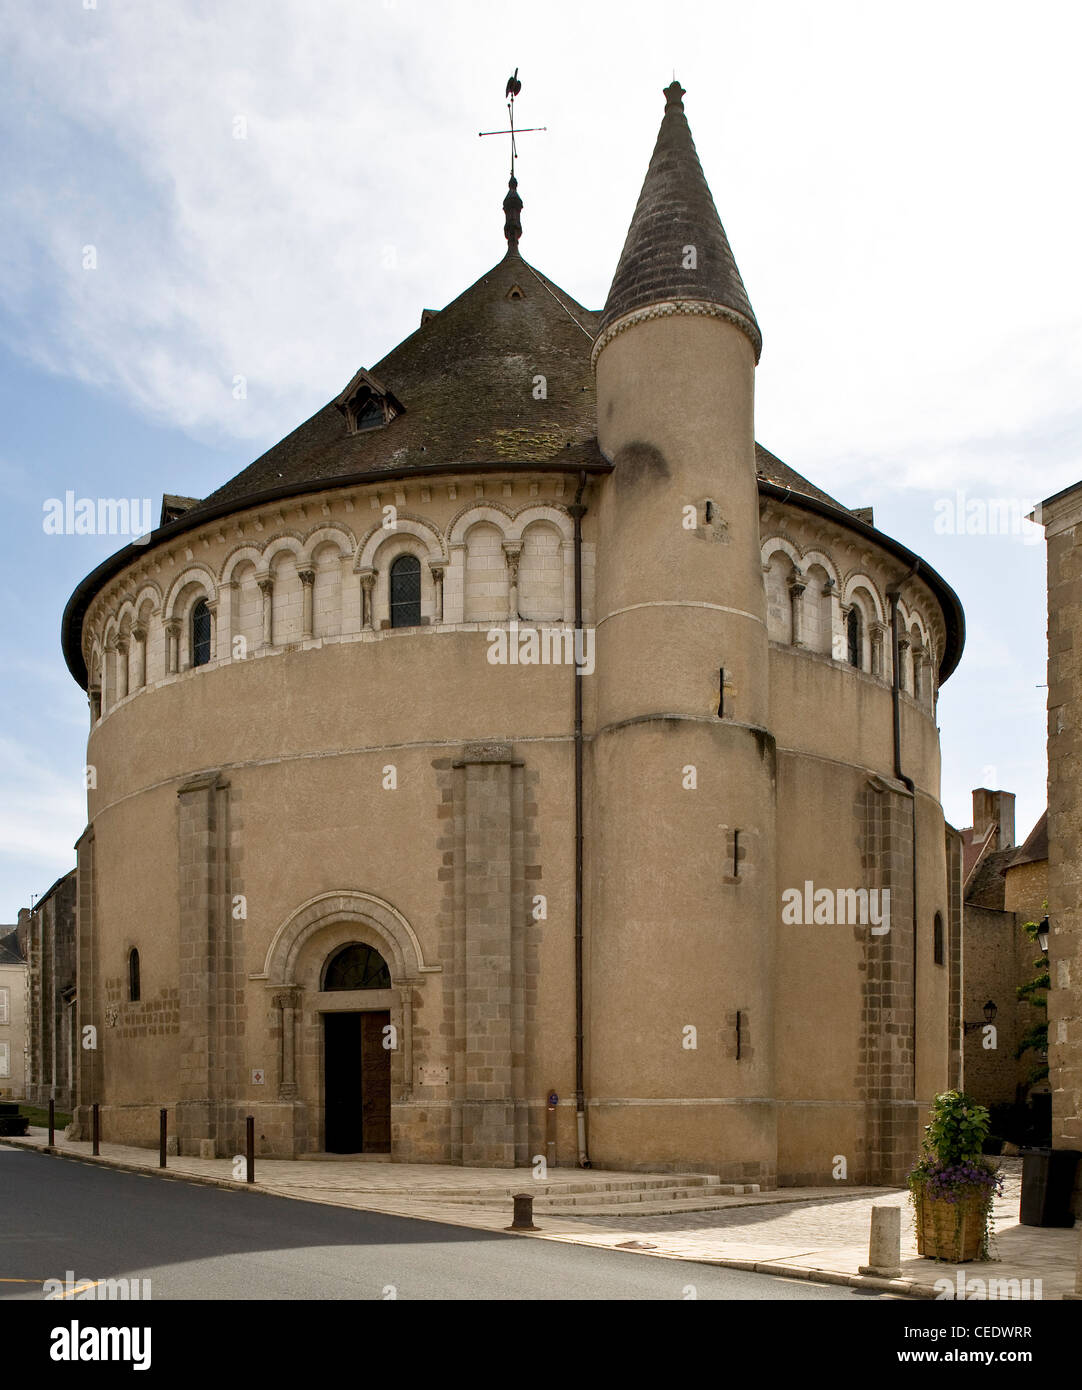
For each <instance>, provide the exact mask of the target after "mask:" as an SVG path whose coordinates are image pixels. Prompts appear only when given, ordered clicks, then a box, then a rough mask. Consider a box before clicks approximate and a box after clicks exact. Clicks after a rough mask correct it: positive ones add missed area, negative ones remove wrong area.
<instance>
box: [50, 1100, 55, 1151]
mask: <svg viewBox="0 0 1082 1390" xmlns="http://www.w3.org/2000/svg"><path fill="white" fill-rule="evenodd" d="M55 1144H56V1101H55V1100H53V1099H52V1098H51V1097H50V1099H49V1148H50V1149H51V1148H53V1147H54V1146H55Z"/></svg>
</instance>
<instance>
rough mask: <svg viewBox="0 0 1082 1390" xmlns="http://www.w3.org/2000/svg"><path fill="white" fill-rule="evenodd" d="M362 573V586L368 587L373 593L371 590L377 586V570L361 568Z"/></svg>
mask: <svg viewBox="0 0 1082 1390" xmlns="http://www.w3.org/2000/svg"><path fill="white" fill-rule="evenodd" d="M360 575H361V588H362V589H367V590H368V591H369V593H371V591H372V589H373V588H374V587H375V583H376V571H375V570H361V571H360Z"/></svg>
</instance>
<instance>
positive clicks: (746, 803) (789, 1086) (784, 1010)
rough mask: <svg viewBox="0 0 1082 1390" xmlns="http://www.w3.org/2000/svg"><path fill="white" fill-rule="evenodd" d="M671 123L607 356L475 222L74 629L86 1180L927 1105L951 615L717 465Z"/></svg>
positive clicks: (764, 470) (657, 1143)
mask: <svg viewBox="0 0 1082 1390" xmlns="http://www.w3.org/2000/svg"><path fill="white" fill-rule="evenodd" d="M683 96H684V92H683V90H682V89H681V88H680V87H679V85H678V84H677V83H675V82H674V83H673V85H672V86H671V87H669V88H668V89H667V90H666V92H665V109H664V116H663V119H662V122H661V129H660V133H659V136H658V140H657V144H656V147H655V149H654V152H653V155H652V157H651V159H650V162H649V167H648V169H647V173H646V179H645V182H644V184H643V188H642V193H641V196H640V198H639V201H638V205H637V206H636V208H635V210H634V215H633V217H632V220H631V225H630V230H629V232H628V235H627V240H626V243H625V245H624V249H623V252H622V254H621V256H620V258H619V261H618V264H617V267H616V273H615V277H614V279H613V282H612V288H611V290H610V292H609V295H608V299H607V301H606V303H605V305H604V307H603V308H602V309H600V310H591V309H587V308H585V307H584V306H583V305H581V304H579V303H578V302H577V301H576V300H575V299H573V298H572V296H571V295H570V294H568V293H567V291H565V290H563V289H561V288H560V287H559V286H558V285H555V284H553V283H552V282H551V281H550V280H548V279H546V278H545V276H544V275H543V274H542V273H541V272H540V271H539V270H536V269H535V268H534V267H533V266H532V265H530V264H528V263H527V262H526V261H525V260H523V258H522V256H521V254H520V249H519V241H520V237H521V234H522V229H521V216H520V214H521V209H522V202H521V200H520V198H519V195H518V191H517V186H516V182H515V180H514V178H512V181H511V185H510V187H509V190H508V195H507V198H506V200H505V203H504V210H505V228H504V233H505V236H506V240H507V248H506V254H504V255H503V257H502V259H500V260H499V261H498V262H497V263H496V264H495V265H494V266H493V267H492V268H491V269H490V270H488V271H486V272H485V274H483V275H482V276H481V277H480V279H478V280H477V281H476V283H474V284H473V285H471V286H470V287H469V288H468V289H466V290H464V291H463V293H462V294H461V295H460V296H459V297H458V298H457V299H455V300H454V301H453V302H452V303H451V304H449V305H447V307H446V308H444V309H442V310H439V311H431V310H425V311H424V312H423V313H421V314H420V316H419V317H420V322H419V324H418V327H417V329H416V331H415V332H414V333H412V334H411V335H410V336H409V337H408V338H406V339H405V341H403V342H402V343H400V344H399V345H398V346H397V347H395V348H394V349H393V350H392V351H390V352H389V353H388V354H387V355H386V356H385V357H384V358H383V359H382V360H381V361H379V362H376V363H374V364H373V365H371V366H370V367H364V368H362V369H359V370H358V371H357V372H356V373H355V375H354V376H353V378H352V380H350V381H349V382H348V384H346V385H345V386H344V389H340V390H338V389H337V388H338V387H340V386H341V383H329V384H328V391H329V392H330V390H332V389H334V390H336V391H337V394H335V395H334V396H333V398H332V399H330V400H328V402H327V404H326V405H325V406H324V407H323V408H322V409H321V410H319V411H318V412H317V413H316V414H315V415H314V416H313V417H312V418H311V419H310V420H308V421H306V422H305V423H304V424H302V425H300V426H299V427H298V428H297V429H296V430H294V431H293V433H292V434H290V435H288V436H287V437H286V438H285V439H283V440H282V441H281V442H280V443H278V444H276V445H275V446H274V447H273V448H271V449H270V450H268V452H267V453H265V454H264V455H263V456H262V457H261V458H259V459H257V460H256V461H255V462H254V463H253V464H252V465H251V466H250V467H248V468H246V469H245V470H244V471H243V472H241V473H240V474H239V475H238V476H237V477H235V478H233V479H232V480H231V481H229V482H227V483H226V484H225V485H224V486H223V487H221V488H220V489H219V490H218V491H217V492H215V493H213V494H211V495H210V496H209V497H207V498H204V499H202V500H194V499H191V498H184V497H169V498H167V499H166V503H165V506H164V508H163V514H162V524H161V525H160V527H159V528H158V529H157V530H155V531H154V532H153V534H152V535H151V536H150V538H149V541H148V542H147V543H144V544H133V545H131V546H128V547H127V548H126V549H124V550H122V551H120V552H119V553H118V554H116V555H114V556H113V557H112V558H111V559H109V560H108V561H106V562H105V563H104V564H102V565H100V566H99V567H98V568H97V569H96V570H95V571H94V572H93V573H92V574H91V575H89V576H88V577H87V578H86V579H85V580H84V581H83V582H82V583H81V584H80V585H79V586H78V588H77V590H76V592H75V593H74V594H73V596H72V598H71V600H70V602H69V604H68V606H67V609H66V612H65V615H64V625H63V629H64V650H65V654H66V659H67V662H68V665H69V667H70V669H71V672H72V674H73V676H74V677H75V679H76V680H77V681H79V682H80V684H81V685H83V686H84V687H85V688H86V690H87V691H88V695H89V702H90V712H91V731H90V736H89V745H88V754H87V763H88V765H89V766H90V767H92V768H93V769H94V775H93V779H92V780H93V781H94V783H95V784H94V785H93V786H92V787H91V789H90V791H89V793H88V800H89V813H88V825H87V828H86V831H85V833H84V834H83V836H82V837H81V839H80V841H79V845H78V895H77V912H78V936H79V943H78V1014H79V1018H78V1023H79V1027H80V1030H82V1029H85V1028H87V1027H88V1026H89V1027H91V1028H93V1030H94V1032H92V1033H89V1034H86V1035H85V1036H86V1037H88V1038H90V1039H91V1040H92V1041H95V1042H96V1046H94V1047H93V1048H87V1049H84V1050H83V1051H82V1053H81V1056H80V1076H79V1095H78V1108H77V1112H76V1129H77V1131H78V1130H80V1129H81V1132H82V1133H83V1134H85V1133H86V1127H87V1124H88V1119H87V1117H88V1114H89V1110H88V1107H89V1106H90V1105H91V1104H92V1103H93V1102H98V1103H100V1105H101V1107H102V1111H101V1113H102V1133H103V1136H104V1137H105V1138H106V1140H107V1141H108V1140H110V1139H111V1140H113V1141H115V1142H134V1143H140V1144H148V1145H149V1144H154V1143H156V1141H157V1133H158V1111H159V1107H161V1106H167V1107H168V1109H169V1124H170V1129H171V1133H173V1134H175V1135H176V1136H177V1139H178V1142H179V1146H180V1150H181V1152H183V1153H196V1154H198V1153H206V1154H218V1155H229V1154H233V1153H235V1152H237V1151H238V1150H240V1149H242V1148H243V1134H244V1121H245V1116H247V1115H253V1116H254V1117H255V1120H256V1134H257V1143H258V1148H259V1151H260V1152H262V1153H265V1154H271V1155H279V1156H287V1157H288V1156H293V1157H298V1156H301V1155H304V1154H308V1153H322V1152H332V1153H365V1154H372V1155H373V1156H379V1155H383V1156H388V1155H389V1156H390V1158H391V1159H393V1160H396V1161H410V1162H418V1161H421V1162H438V1163H456V1164H470V1165H513V1164H525V1163H528V1162H530V1161H531V1160H532V1158H533V1156H534V1155H537V1154H548V1156H549V1157H550V1158H551V1157H553V1156H554V1157H555V1161H556V1162H558V1163H560V1164H578V1163H582V1164H587V1163H589V1164H592V1165H593V1166H594V1167H605V1168H618V1169H628V1170H633V1169H654V1170H678V1171H679V1170H682V1171H700V1172H709V1173H715V1174H719V1175H721V1177H722V1178H723V1180H726V1181H745V1182H759V1183H761V1184H762V1185H764V1186H772V1185H774V1184H778V1183H780V1184H794V1183H823V1182H829V1181H831V1178H832V1175H834V1174H836V1173H838V1171H839V1168H838V1159H839V1157H842V1158H844V1159H845V1161H846V1174H847V1177H848V1179H849V1180H850V1181H854V1180H855V1181H860V1182H864V1181H867V1182H886V1181H897V1180H898V1179H899V1178H900V1177H901V1176H902V1174H903V1173H904V1171H905V1169H906V1167H907V1166H908V1164H909V1163H910V1162H911V1160H912V1158H913V1156H914V1154H915V1152H916V1150H917V1147H918V1143H919V1135H920V1126H921V1125H922V1124H923V1123H924V1120H925V1113H924V1112H925V1111H926V1109H927V1106H928V1104H929V1101H930V1099H931V1097H932V1096H933V1095H934V1094H935V1093H936V1092H938V1091H942V1090H943V1089H945V1088H946V1087H947V1086H948V1085H949V1084H953V1083H954V1082H955V1081H956V1080H957V1076H958V1067H959V1027H958V1022H959V991H960V914H961V893H960V882H961V880H960V862H959V855H958V852H957V836H956V835H955V836H954V838H953V839H952V835H953V834H954V833H953V832H949V831H948V830H947V828H946V827H945V825H944V818H943V812H942V809H941V807H940V802H939V794H940V793H939V787H940V752H939V741H938V734H937V728H936V700H937V696H938V691H939V687H940V685H941V683H942V682H943V681H944V680H946V679H947V678H948V677H949V676H950V674H951V672H952V671H953V670H954V668H955V666H956V664H957V662H958V660H959V657H960V654H961V649H962V643H963V635H964V628H963V619H962V613H961V609H960V606H959V602H958V599H957V597H956V596H955V594H954V593H953V591H952V590H951V589H950V588H949V587H948V586H947V584H945V583H944V581H943V580H942V579H941V578H940V577H939V576H938V575H937V574H936V573H935V572H934V571H933V570H932V569H930V568H929V567H928V566H927V565H926V564H925V563H924V562H923V561H922V560H921V559H920V558H919V557H918V556H916V555H915V554H913V553H911V552H910V551H909V550H907V549H906V548H905V547H904V546H902V545H900V544H898V543H897V542H896V541H893V540H891V539H890V537H889V536H887V535H886V534H884V533H883V532H881V531H879V530H877V529H876V528H875V526H874V524H873V519H872V516H871V513H870V510H868V509H859V510H856V511H854V510H850V509H848V508H846V507H845V506H843V505H842V504H841V503H840V502H838V501H836V500H835V499H834V498H832V497H830V496H828V495H827V494H826V493H825V492H823V491H822V489H820V488H818V487H816V486H815V485H814V484H812V483H810V482H809V481H808V480H807V479H806V478H803V477H802V476H801V475H800V474H799V473H796V472H794V471H793V469H791V468H789V467H788V466H787V465H786V464H784V463H782V462H781V461H780V460H779V459H777V458H775V457H774V455H772V454H771V453H769V452H768V451H767V450H766V449H764V448H762V447H761V446H760V445H758V444H757V443H756V442H755V433H754V380H755V368H756V364H757V363H758V360H759V355H760V350H761V346H762V339H761V335H760V330H759V325H758V323H757V322H756V318H755V314H754V313H753V311H752V307H751V304H750V302H749V299H748V295H747V293H746V291H745V288H744V284H743V282H742V280H741V277H740V272H739V271H738V269H737V265H736V262H735V260H734V257H733V253H732V250H731V249H730V245H729V242H728V239H727V238H726V234H725V232H724V230H723V227H722V224H721V222H720V220H719V217H718V214H717V211H716V209H715V205H714V201H713V198H712V196H711V193H710V190H709V188H708V186H707V183H706V180H705V178H704V176H703V172H702V169H701V168H700V165H699V161H698V158H697V156H696V153H695V147H694V144H693V143H692V137H691V133H690V130H689V127H688V123H687V119H686V117H685V114H684V105H683V100H682V98H683ZM644 153H645V152H644ZM80 1036H84V1035H83V1034H82V1032H81V1033H80ZM553 1097H555V1099H553ZM550 1142H552V1143H554V1148H553V1149H549V1148H548V1147H547V1146H548V1144H549V1143H550Z"/></svg>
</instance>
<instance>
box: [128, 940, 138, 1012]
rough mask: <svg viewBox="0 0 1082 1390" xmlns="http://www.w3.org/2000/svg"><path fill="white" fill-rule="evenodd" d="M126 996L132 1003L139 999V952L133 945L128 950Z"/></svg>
mask: <svg viewBox="0 0 1082 1390" xmlns="http://www.w3.org/2000/svg"><path fill="white" fill-rule="evenodd" d="M128 998H129V999H130V1000H131V1002H132V1003H133V1004H134V1003H136V1002H137V1001H138V999H139V952H138V951H137V950H136V949H135V948H134V947H132V949H131V950H130V951H129V952H128Z"/></svg>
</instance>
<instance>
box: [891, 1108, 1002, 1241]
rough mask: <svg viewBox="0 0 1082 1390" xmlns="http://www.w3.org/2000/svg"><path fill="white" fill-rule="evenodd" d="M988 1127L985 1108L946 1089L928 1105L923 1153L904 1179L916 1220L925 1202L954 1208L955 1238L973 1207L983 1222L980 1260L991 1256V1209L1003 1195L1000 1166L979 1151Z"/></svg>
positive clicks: (987, 1116) (992, 1226) (989, 1121)
mask: <svg viewBox="0 0 1082 1390" xmlns="http://www.w3.org/2000/svg"><path fill="white" fill-rule="evenodd" d="M990 1128H991V1117H990V1116H989V1113H988V1110H987V1109H986V1107H985V1106H983V1105H978V1104H977V1102H976V1101H975V1100H973V1099H972V1097H970V1096H967V1095H965V1094H963V1093H962V1092H961V1091H944V1092H943V1093H942V1095H938V1096H936V1098H935V1100H934V1102H933V1103H932V1119H931V1122H930V1123H929V1124H927V1125H925V1127H924V1143H923V1145H922V1153H921V1156H920V1158H919V1159H918V1160H917V1162H916V1164H915V1165H914V1166H913V1168H912V1170H911V1171H910V1173H909V1175H908V1178H907V1185H908V1187H909V1196H910V1201H911V1202H912V1204H913V1214H914V1218H915V1219H916V1220H917V1221H919V1220H920V1210H921V1204H922V1203H923V1202H946V1203H948V1204H949V1205H951V1206H953V1207H955V1209H956V1213H957V1215H956V1221H955V1236H956V1238H957V1236H958V1234H959V1233H960V1231H961V1226H962V1219H963V1215H964V1212H965V1209H966V1207H967V1206H975V1207H976V1208H977V1214H978V1215H979V1216H981V1217H983V1221H984V1224H983V1228H982V1235H981V1244H980V1258H981V1259H982V1260H988V1259H991V1258H992V1255H991V1245H992V1240H993V1235H994V1225H993V1219H992V1206H993V1203H994V1201H995V1198H996V1196H997V1195H999V1194H1000V1193H1001V1192H1002V1191H1003V1177H1002V1175H1001V1173H1000V1170H999V1167H998V1165H997V1164H995V1163H993V1162H992V1161H991V1160H990V1159H988V1158H987V1157H984V1156H982V1152H981V1151H982V1149H983V1147H984V1141H985V1139H986V1138H987V1137H988V1132H989V1129H990ZM938 1258H939V1256H938V1254H937V1255H936V1259H938Z"/></svg>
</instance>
